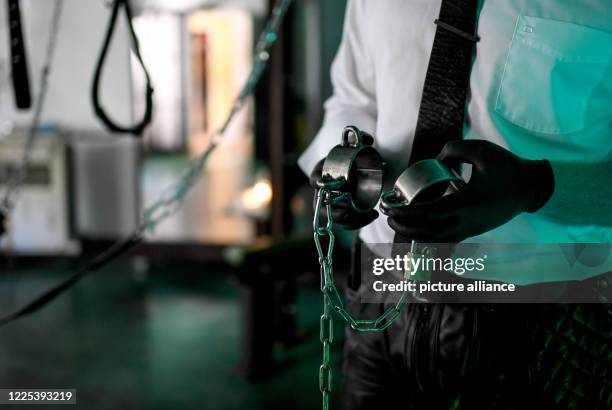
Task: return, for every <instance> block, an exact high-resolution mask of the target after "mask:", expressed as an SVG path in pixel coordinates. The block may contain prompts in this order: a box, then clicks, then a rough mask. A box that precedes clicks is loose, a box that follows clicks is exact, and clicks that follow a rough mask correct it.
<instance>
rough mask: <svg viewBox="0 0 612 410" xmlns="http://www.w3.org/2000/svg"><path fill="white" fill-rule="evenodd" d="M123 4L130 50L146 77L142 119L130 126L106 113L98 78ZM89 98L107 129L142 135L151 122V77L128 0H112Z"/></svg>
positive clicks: (100, 75)
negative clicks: (115, 120) (130, 45)
mask: <svg viewBox="0 0 612 410" xmlns="http://www.w3.org/2000/svg"><path fill="white" fill-rule="evenodd" d="M121 6H123V8H124V10H125V14H126V18H127V24H128V28H129V32H130V39H131V42H132V51H133V52H134V54H135V55H136V58H137V59H138V63H139V64H140V67H141V68H142V71H143V72H144V75H145V79H146V94H145V111H144V114H143V117H142V120H141V121H140V122H138V123H136V124H134V125H132V126H128V127H123V126H120V125H118V124H117V123H115V122H114V121H113V120H111V119H110V117H109V116H108V115H107V114H106V112H105V111H104V109H103V108H102V105H101V104H100V79H101V77H102V67H103V66H104V63H105V61H106V55H107V53H108V49H109V47H110V42H111V39H112V37H113V32H114V31H115V26H116V25H117V17H118V16H119V9H120V8H121ZM91 99H92V103H93V108H94V112H95V114H96V116H97V117H98V118H100V120H101V121H102V123H104V125H105V126H106V128H107V129H108V130H109V131H112V132H115V133H125V134H133V135H135V136H142V133H143V131H144V129H145V128H146V127H147V126H148V125H149V124H150V123H151V118H152V115H153V86H152V84H151V78H150V77H149V72H148V71H147V67H146V66H145V63H144V61H143V60H142V56H141V55H140V47H139V45H138V37H136V33H135V32H134V26H133V25H132V10H131V8H130V4H129V0H115V1H113V9H112V11H111V16H110V20H109V23H108V28H107V31H106V37H105V39H104V44H103V45H102V50H101V52H100V57H99V58H98V63H97V64H96V68H95V72H94V78H93V83H92V88H91Z"/></svg>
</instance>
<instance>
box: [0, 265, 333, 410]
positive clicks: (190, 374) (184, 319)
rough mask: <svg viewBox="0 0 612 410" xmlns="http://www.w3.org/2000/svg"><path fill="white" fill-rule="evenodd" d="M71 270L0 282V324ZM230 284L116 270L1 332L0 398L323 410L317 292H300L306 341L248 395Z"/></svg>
mask: <svg viewBox="0 0 612 410" xmlns="http://www.w3.org/2000/svg"><path fill="white" fill-rule="evenodd" d="M69 270H70V269H69V267H68V266H64V265H62V264H59V263H55V264H54V266H50V267H49V266H47V267H46V268H45V269H43V268H41V267H38V268H36V269H33V268H30V269H26V270H23V269H22V270H20V271H18V272H16V273H15V272H13V273H6V272H3V273H0V312H2V313H6V312H8V311H10V310H12V309H14V308H15V307H17V306H19V305H20V304H22V303H23V302H25V301H26V300H29V299H30V298H31V297H33V296H34V295H36V294H37V293H39V292H41V291H42V290H44V289H46V288H48V287H49V286H51V285H52V284H54V283H56V282H57V281H58V280H60V279H61V278H62V277H64V276H65V275H67V274H68V272H69ZM228 278H229V275H225V274H221V273H211V272H206V269H205V267H202V268H200V269H198V268H197V267H191V268H188V267H181V268H174V267H173V268H165V269H160V268H158V269H156V270H154V271H153V272H152V274H151V275H150V276H149V277H148V278H147V279H146V280H144V281H142V280H136V279H134V278H133V277H131V276H130V273H129V269H128V268H127V266H124V264H122V263H116V264H115V265H113V266H111V267H109V268H107V269H106V270H104V271H102V272H99V273H98V274H96V275H94V276H90V277H87V278H85V279H84V280H83V282H82V283H80V284H79V285H77V287H76V288H75V289H73V290H72V291H70V292H69V293H68V294H66V295H63V296H62V297H60V299H58V300H56V301H55V302H53V303H52V304H51V305H50V306H48V307H47V308H45V309H44V310H43V311H41V312H38V313H36V314H34V315H33V316H31V317H28V318H26V319H23V320H22V321H20V322H17V323H14V324H11V325H8V326H6V327H4V328H0V388H76V389H77V391H78V393H77V398H78V405H77V406H76V407H77V408H79V409H88V410H97V409H172V410H179V409H210V410H216V409H219V410H234V409H236V410H237V409H252V410H257V409H266V410H270V409H296V410H299V409H318V408H319V406H320V399H319V395H318V388H317V371H318V366H319V359H320V352H319V343H318V338H317V336H318V332H317V329H316V326H317V325H318V316H319V310H320V305H319V303H320V297H319V294H318V293H317V291H316V289H314V288H312V289H308V288H306V289H305V288H301V289H300V291H299V301H298V313H299V317H298V323H299V327H300V330H301V331H303V332H304V334H307V335H309V337H308V338H307V339H306V340H305V341H304V342H302V343H300V344H299V345H297V346H296V347H293V348H291V349H287V350H285V349H279V350H278V351H277V356H278V362H279V364H280V366H279V367H280V370H279V371H278V373H277V374H276V376H274V377H273V378H271V379H269V380H266V381H263V382H258V383H249V382H246V381H244V380H242V379H241V378H240V377H239V376H238V375H237V372H236V370H235V368H236V366H237V365H238V364H239V360H240V350H239V349H240V339H239V331H240V323H239V320H240V318H239V306H238V301H237V292H236V289H235V287H234V285H232V284H231V283H230V281H229V280H228ZM337 333H340V329H338V332H337ZM339 356H340V351H339V350H338V349H336V352H335V358H336V359H338V358H339ZM336 369H337V370H338V371H339V362H338V361H337V360H336ZM0 407H2V406H0ZM63 407H64V406H59V407H58V406H53V408H63ZM2 408H10V407H9V406H6V407H2ZM15 408H19V409H25V408H27V406H15ZM34 408H35V409H42V408H44V406H36V407H34ZM65 408H75V407H73V406H65Z"/></svg>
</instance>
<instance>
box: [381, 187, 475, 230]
mask: <svg viewBox="0 0 612 410" xmlns="http://www.w3.org/2000/svg"><path fill="white" fill-rule="evenodd" d="M470 199H471V195H470V190H469V188H468V187H464V188H462V189H461V190H459V191H457V192H455V193H452V194H449V195H445V196H443V197H442V198H439V199H436V200H435V201H428V202H420V203H418V204H414V205H406V206H400V207H397V208H387V209H386V210H385V211H386V212H385V214H386V215H387V216H389V217H390V218H394V219H397V220H398V221H404V222H405V223H406V224H409V225H416V226H418V225H428V224H432V223H437V222H439V221H441V220H444V219H448V218H450V217H452V216H455V215H456V214H457V212H458V211H460V210H461V209H463V208H465V207H466V206H468V205H469V202H470Z"/></svg>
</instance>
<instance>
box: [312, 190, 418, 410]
mask: <svg viewBox="0 0 612 410" xmlns="http://www.w3.org/2000/svg"><path fill="white" fill-rule="evenodd" d="M343 182H344V181H330V182H326V183H323V184H322V186H321V187H320V188H319V189H318V190H317V194H316V195H317V198H316V199H317V200H316V204H315V209H314V220H313V230H314V241H315V246H316V248H317V254H318V257H319V265H320V274H321V292H322V293H323V314H322V315H321V323H320V339H321V346H322V349H323V358H322V364H321V366H320V367H319V389H320V390H321V395H322V401H323V410H328V409H329V399H330V393H331V391H332V383H333V378H332V376H333V372H332V365H331V351H330V350H331V344H332V342H333V317H332V312H336V313H337V314H338V315H339V316H340V317H341V318H342V319H343V320H344V321H345V322H346V323H347V324H348V325H349V326H350V327H351V329H353V330H356V331H358V332H382V331H384V330H385V329H387V328H388V327H389V326H391V325H392V324H393V322H395V320H397V318H398V317H399V315H400V314H401V312H402V307H403V305H404V303H405V301H406V298H407V297H408V292H407V291H404V292H403V293H402V295H401V297H400V299H399V300H398V302H397V303H396V304H395V305H394V306H392V307H390V308H388V309H387V310H386V311H385V312H384V313H383V314H382V315H380V316H379V317H378V318H377V319H374V320H357V319H355V318H353V316H352V315H351V314H350V313H349V312H348V310H347V309H346V308H345V305H344V302H343V300H342V296H341V295H340V292H339V291H338V288H337V287H336V284H335V281H334V270H333V252H334V245H335V236H334V232H333V228H334V221H333V217H332V205H333V204H334V203H335V202H337V201H338V200H341V199H342V198H344V195H343V194H335V193H332V189H333V188H337V187H338V186H341V185H342V184H343ZM323 210H325V214H324V213H323Z"/></svg>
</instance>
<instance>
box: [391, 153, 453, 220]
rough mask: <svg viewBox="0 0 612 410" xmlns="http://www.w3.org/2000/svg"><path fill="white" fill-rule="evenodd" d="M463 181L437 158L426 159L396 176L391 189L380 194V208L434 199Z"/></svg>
mask: <svg viewBox="0 0 612 410" xmlns="http://www.w3.org/2000/svg"><path fill="white" fill-rule="evenodd" d="M464 185H465V181H464V180H463V179H462V178H461V177H460V176H459V174H457V173H456V172H455V171H454V170H453V169H451V168H449V167H448V166H447V165H446V164H444V163H443V162H442V161H440V160H437V159H426V160H423V161H419V162H417V163H415V164H413V165H411V166H410V167H408V168H407V169H406V170H405V171H404V172H402V174H401V175H400V176H399V177H398V178H397V181H395V184H394V186H393V190H392V191H389V192H387V193H385V194H384V195H383V196H382V201H381V209H382V210H383V212H384V211H385V208H386V209H390V208H396V207H398V206H404V205H410V204H412V203H414V202H418V201H427V200H434V199H437V198H440V197H441V196H443V195H444V194H445V193H446V192H447V191H448V190H449V189H452V190H454V191H456V190H458V189H459V188H461V187H462V186H464Z"/></svg>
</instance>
